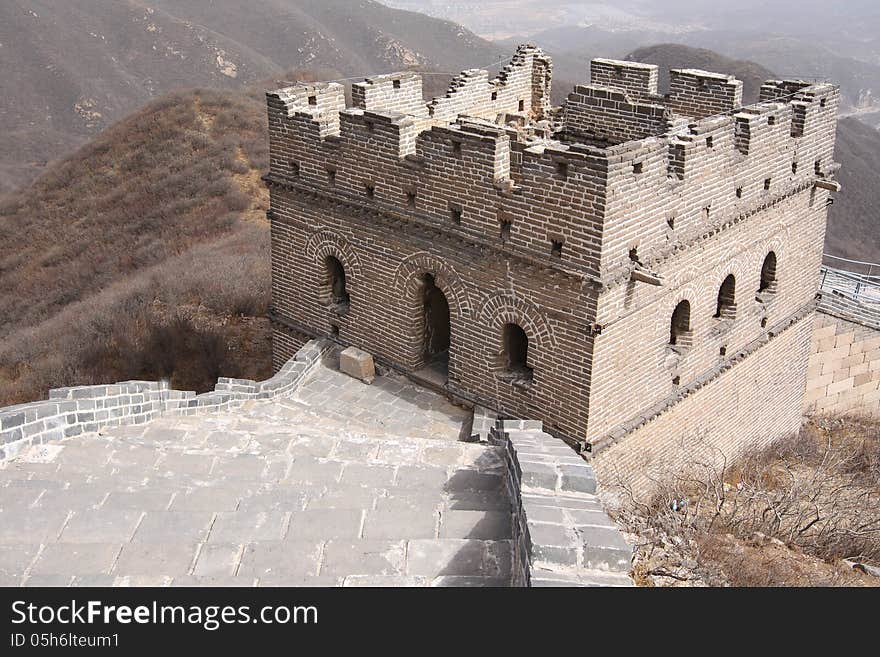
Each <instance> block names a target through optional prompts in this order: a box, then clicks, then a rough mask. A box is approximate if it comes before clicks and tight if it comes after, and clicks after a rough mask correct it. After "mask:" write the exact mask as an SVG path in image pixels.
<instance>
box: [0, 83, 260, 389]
mask: <svg viewBox="0 0 880 657" xmlns="http://www.w3.org/2000/svg"><path fill="white" fill-rule="evenodd" d="M263 115H264V112H263V108H262V105H261V103H260V101H259V99H258V98H256V97H250V96H246V95H243V94H237V93H232V92H213V91H193V92H185V93H178V94H172V95H170V96H167V97H165V98H162V99H160V100H159V101H156V102H155V103H152V104H151V105H149V106H147V107H146V108H144V109H143V110H141V111H140V112H137V113H136V114H134V115H132V116H131V117H129V118H128V119H126V120H124V121H122V122H120V123H118V124H116V125H115V126H113V127H111V128H110V129H108V130H107V131H106V132H104V133H102V135H101V136H100V137H98V138H97V139H96V140H95V141H93V142H92V143H90V144H89V145H87V146H85V147H84V148H82V149H81V150H80V151H78V152H77V153H75V154H74V155H72V156H71V157H69V158H67V159H66V160H64V161H62V162H60V163H59V164H57V165H55V166H53V167H51V168H50V169H49V170H48V171H47V173H46V174H45V175H44V176H43V177H42V178H40V179H39V180H38V181H36V182H35V183H34V184H33V185H31V186H30V187H28V188H26V189H23V190H21V191H20V192H19V193H17V194H16V195H15V196H13V197H11V198H7V199H6V200H5V201H4V204H3V206H2V207H0V254H2V255H0V286H2V288H3V289H4V290H9V291H11V293H8V294H3V296H2V297H0V335H2V336H3V339H2V342H0V405H5V404H10V403H17V402H22V401H29V400H33V399H38V398H42V397H44V396H45V395H46V393H47V391H48V389H49V388H51V387H56V386H61V385H72V384H86V383H98V382H108V381H116V380H121V379H127V378H160V377H163V378H170V379H171V380H172V383H173V384H174V385H175V386H177V387H183V388H187V389H196V390H200V391H202V390H206V389H210V388H211V387H213V384H214V382H215V380H216V377H217V376H218V375H220V374H222V375H229V376H247V377H255V378H264V377H266V376H268V375H269V374H270V368H271V358H270V349H269V340H268V336H269V328H268V324H267V322H266V320H264V319H261V318H262V317H263V316H264V315H265V312H266V309H267V306H268V302H269V285H270V274H269V255H268V254H269V236H268V224H267V222H266V220H265V216H264V212H265V209H266V207H267V205H268V199H267V194H266V191H265V188H264V187H263V186H262V185H261V184H257V183H258V182H259V175H260V172H261V171H262V170H264V169H265V167H266V165H267V152H266V144H265V141H266V140H265V125H264V123H265V119H264V116H263Z"/></svg>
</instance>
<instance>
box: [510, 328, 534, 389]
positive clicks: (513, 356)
mask: <svg viewBox="0 0 880 657" xmlns="http://www.w3.org/2000/svg"><path fill="white" fill-rule="evenodd" d="M503 341H504V365H505V368H506V369H507V371H508V372H509V373H510V374H513V375H516V376H517V377H518V378H525V379H530V378H531V376H532V368H530V367H529V365H528V360H529V337H528V336H527V335H526V332H525V331H524V330H523V329H522V327H520V326H517V325H516V324H505V325H504V335H503Z"/></svg>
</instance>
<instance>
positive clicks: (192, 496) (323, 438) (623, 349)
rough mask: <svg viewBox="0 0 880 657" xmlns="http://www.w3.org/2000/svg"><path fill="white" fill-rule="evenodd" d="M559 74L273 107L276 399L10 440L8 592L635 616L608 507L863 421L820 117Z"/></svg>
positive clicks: (60, 419) (611, 73)
mask: <svg viewBox="0 0 880 657" xmlns="http://www.w3.org/2000/svg"><path fill="white" fill-rule="evenodd" d="M551 72H552V61H551V60H550V58H549V57H547V56H546V55H544V53H543V52H542V51H541V50H540V49H538V48H536V47H534V46H521V47H520V48H519V49H518V50H517V52H516V54H515V55H514V57H513V59H512V60H511V62H510V64H509V65H507V66H506V67H505V68H503V69H502V72H501V74H500V75H499V76H498V77H497V78H495V79H491V80H490V79H489V76H488V74H487V73H486V71H482V70H469V71H464V72H462V73H461V74H460V75H459V76H457V77H456V78H454V79H453V82H452V84H451V85H450V88H449V91H448V92H447V94H446V95H445V96H443V97H440V98H436V99H434V100H432V101H430V102H425V101H423V99H422V90H421V79H420V77H419V76H418V75H417V74H414V73H399V74H391V75H384V76H378V77H373V78H368V79H366V80H365V81H363V82H360V83H357V84H355V85H353V87H352V93H351V98H352V103H353V106H352V107H348V106H347V105H346V99H345V94H344V89H343V87H342V86H341V85H339V84H337V83H302V84H299V85H296V86H293V87H288V88H285V89H280V90H277V91H274V92H270V93H268V94H267V102H268V111H269V140H270V154H271V166H270V171H269V173H268V174H267V175H266V177H265V180H266V183H267V184H268V186H269V188H270V193H271V209H270V211H269V213H268V216H269V219H270V222H271V230H272V273H273V280H272V286H273V289H272V293H273V304H272V310H271V313H270V319H271V320H272V323H273V329H274V343H273V356H274V363H275V367H276V370H277V374H276V375H275V376H274V377H272V378H271V379H269V380H268V381H265V382H254V381H247V380H236V379H221V380H220V381H218V384H217V386H216V389H215V391H214V392H210V393H205V394H202V395H196V394H195V393H193V392H185V391H177V390H173V389H170V388H169V387H168V386H167V384H164V383H155V382H143V381H129V382H122V383H117V384H108V385H102V386H84V387H73V388H64V389H60V390H53V391H51V393H50V396H49V399H48V400H45V401H39V402H33V403H29V404H23V405H20V406H16V407H10V408H5V409H0V456H2V460H3V463H2V466H0V486H2V487H3V488H4V490H3V491H2V492H3V497H5V498H6V499H5V501H4V502H3V507H2V511H0V512H2V513H3V514H4V522H3V523H2V524H0V545H7V544H8V545H11V546H13V547H12V548H10V549H12V550H14V551H17V552H20V558H19V559H18V561H16V562H15V563H14V564H13V566H11V567H6V570H3V571H2V572H0V575H2V577H3V581H2V583H3V584H7V585H19V584H27V585H41V584H42V585H47V584H49V585H59V584H65V585H66V584H71V583H73V584H82V583H96V582H97V583H102V584H130V583H135V584H137V583H140V584H168V583H183V584H190V585H192V584H199V585H210V584H214V585H216V584H232V583H242V581H243V580H244V581H245V582H246V583H248V584H276V585H277V584H287V585H291V584H293V585H306V584H311V585H372V586H375V585H446V586H449V585H451V586H458V585H489V586H498V585H526V586H528V585H532V586H540V585H543V586H559V585H629V584H630V583H631V582H630V580H629V579H628V577H627V572H628V569H629V563H630V557H631V554H632V550H631V548H630V547H629V546H628V545H627V543H626V541H625V540H624V539H623V536H622V534H621V533H620V531H619V530H618V529H617V527H616V526H615V525H614V523H613V522H612V521H611V520H610V518H609V516H608V515H607V513H606V512H605V510H604V509H603V505H602V503H601V502H600V493H601V492H602V490H603V488H607V487H611V486H614V485H618V484H624V485H626V486H627V487H628V488H629V489H630V490H631V491H633V492H634V493H635V494H637V495H642V496H648V495H650V492H651V482H652V481H653V480H654V479H655V478H656V477H657V476H660V474H659V473H662V472H663V471H665V470H667V469H669V468H676V467H681V466H683V465H685V464H686V463H687V459H688V458H689V457H692V456H693V455H694V454H695V453H697V452H698V451H699V450H700V449H701V448H702V447H707V448H708V449H710V450H711V451H713V452H717V453H719V454H723V456H724V457H725V458H727V459H736V458H738V457H740V456H742V455H743V454H745V453H748V452H749V451H751V450H755V449H758V448H760V447H762V446H765V445H767V444H769V443H770V442H772V441H773V440H775V439H777V438H780V437H783V436H785V435H788V434H790V433H792V432H795V431H797V430H798V429H799V427H800V426H801V424H802V422H803V421H804V417H805V415H806V414H810V413H826V412H828V413H857V414H873V415H880V278H878V274H880V268H878V269H877V271H874V270H873V269H872V268H871V265H869V264H867V263H851V262H836V261H834V260H833V258H831V257H826V259H825V264H824V265H823V253H822V244H823V239H824V231H825V220H826V213H827V206H828V205H829V204H830V203H831V202H832V201H833V199H832V196H831V195H832V194H833V193H834V192H836V191H838V190H839V185H838V184H837V183H836V182H835V181H834V173H835V171H836V169H837V166H838V165H837V164H836V163H835V162H834V160H833V148H834V134H835V126H836V120H837V105H838V98H839V92H838V88H837V87H836V86H834V85H831V84H827V83H818V84H812V83H809V82H804V81H799V80H782V81H768V82H767V83H765V84H764V85H763V87H762V88H761V94H760V102H759V103H757V104H755V105H751V106H747V107H743V106H742V102H741V99H742V83H741V82H739V81H738V80H736V79H734V78H732V77H731V76H728V75H723V74H719V73H712V72H706V71H698V70H680V71H672V73H671V86H670V92H669V94H667V95H665V96H662V95H659V94H658V91H657V80H658V69H657V67H655V66H651V65H646V64H639V63H635V62H625V61H615V60H606V59H596V60H594V61H593V62H592V64H591V83H590V84H584V85H579V86H577V87H576V88H575V89H574V90H573V91H572V92H571V93H570V94H569V96H568V99H567V101H566V103H565V105H564V106H563V107H562V108H556V107H552V106H551V104H550V93H549V92H550V85H551ZM340 353H342V354H349V353H354V354H356V356H355V357H356V358H357V359H359V360H358V365H357V367H356V368H355V369H354V370H351V369H347V368H346V366H345V363H344V362H343V363H342V365H340V358H342V360H343V361H344V360H345V356H342V357H341V356H340ZM373 359H375V362H376V363H377V365H378V373H376V374H375V375H374V373H373V371H372V367H373V365H372V363H373ZM361 368H362V369H361ZM340 370H342V371H347V372H349V373H352V372H353V373H355V374H356V375H357V377H358V378H353V377H351V376H347V375H346V374H344V373H342V372H341V371H340ZM16 482H32V484H29V485H27V486H22V485H21V484H20V483H16ZM7 520H9V522H7ZM163 527H171V528H173V527H179V528H181V534H180V535H178V534H175V533H174V532H173V531H171V530H168V531H166V530H163V529H162V528H163ZM184 528H185V529H184ZM169 531H171V533H169ZM160 544H166V545H164V547H158V546H159V545H160ZM71 554H72V555H73V558H71V559H66V558H65V555H67V556H69V555H71ZM282 564H283V565H282ZM291 564H296V565H291Z"/></svg>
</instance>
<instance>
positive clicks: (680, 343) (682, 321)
mask: <svg viewBox="0 0 880 657" xmlns="http://www.w3.org/2000/svg"><path fill="white" fill-rule="evenodd" d="M691 337H692V335H691V304H690V302H689V301H687V300H686V299H685V300H682V301H680V302H679V303H678V305H677V306H676V307H675V310H674V311H673V312H672V321H671V322H670V327H669V344H671V345H675V346H677V347H689V346H690V344H691Z"/></svg>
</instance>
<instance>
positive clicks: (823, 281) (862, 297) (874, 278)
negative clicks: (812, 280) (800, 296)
mask: <svg viewBox="0 0 880 657" xmlns="http://www.w3.org/2000/svg"><path fill="white" fill-rule="evenodd" d="M823 260H824V261H826V262H828V261H830V262H833V263H834V264H835V265H838V266H836V267H832V266H830V265H824V264H823V265H822V268H821V270H820V273H819V288H820V289H821V290H822V291H824V292H834V293H837V294H840V295H843V296H845V297H848V298H850V299H852V300H853V301H858V302H859V303H866V304H871V305H880V264H878V263H875V262H863V261H861V260H850V259H848V258H841V257H838V256H833V255H829V254H827V253H826V254H825V255H824V256H823Z"/></svg>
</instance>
